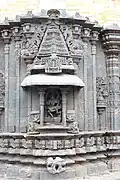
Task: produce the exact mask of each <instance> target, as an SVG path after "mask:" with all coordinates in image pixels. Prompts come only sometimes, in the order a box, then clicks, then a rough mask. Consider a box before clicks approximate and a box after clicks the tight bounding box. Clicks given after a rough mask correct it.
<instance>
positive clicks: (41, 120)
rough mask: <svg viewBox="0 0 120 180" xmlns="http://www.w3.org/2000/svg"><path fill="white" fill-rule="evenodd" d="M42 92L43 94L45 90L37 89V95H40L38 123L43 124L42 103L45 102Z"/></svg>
mask: <svg viewBox="0 0 120 180" xmlns="http://www.w3.org/2000/svg"><path fill="white" fill-rule="evenodd" d="M44 94H45V91H44V89H41V90H40V91H39V95H40V101H39V102H40V125H41V126H43V125H44V105H45V102H44Z"/></svg>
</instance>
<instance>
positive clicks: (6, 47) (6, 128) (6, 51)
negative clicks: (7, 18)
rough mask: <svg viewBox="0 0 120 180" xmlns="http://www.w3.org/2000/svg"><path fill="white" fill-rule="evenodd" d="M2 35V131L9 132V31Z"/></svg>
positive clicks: (3, 32) (4, 31)
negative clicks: (3, 94)
mask: <svg viewBox="0 0 120 180" xmlns="http://www.w3.org/2000/svg"><path fill="white" fill-rule="evenodd" d="M2 37H3V40H4V60H5V122H4V131H6V132H9V127H10V122H9V60H10V52H9V48H10V47H9V43H10V32H9V30H7V29H6V30H3V31H2Z"/></svg>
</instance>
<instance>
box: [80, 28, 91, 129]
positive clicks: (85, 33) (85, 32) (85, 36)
mask: <svg viewBox="0 0 120 180" xmlns="http://www.w3.org/2000/svg"><path fill="white" fill-rule="evenodd" d="M82 39H83V42H84V50H85V54H84V59H83V61H84V62H83V69H84V70H83V81H84V83H85V87H84V89H83V91H84V130H88V129H89V122H88V105H87V104H88V103H87V96H88V93H87V87H88V83H87V73H88V72H87V57H86V56H87V54H88V52H87V49H88V42H89V39H90V29H89V28H84V29H83V33H82Z"/></svg>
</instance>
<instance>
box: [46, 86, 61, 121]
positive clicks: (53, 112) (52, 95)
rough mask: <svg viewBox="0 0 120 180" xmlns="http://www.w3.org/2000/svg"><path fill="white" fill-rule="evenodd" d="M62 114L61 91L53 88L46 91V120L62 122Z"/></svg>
mask: <svg viewBox="0 0 120 180" xmlns="http://www.w3.org/2000/svg"><path fill="white" fill-rule="evenodd" d="M61 115H62V103H61V92H60V90H59V89H56V88H51V89H48V90H47V91H46V92H45V122H46V123H53V124H60V123H61Z"/></svg>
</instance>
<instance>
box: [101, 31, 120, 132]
mask: <svg viewBox="0 0 120 180" xmlns="http://www.w3.org/2000/svg"><path fill="white" fill-rule="evenodd" d="M103 47H104V49H105V54H106V71H107V83H108V92H109V93H108V112H107V115H108V116H107V118H108V119H107V121H108V122H107V124H108V127H109V128H110V129H112V130H117V129H120V123H119V121H120V107H119V106H120V95H119V94H120V93H119V92H120V87H119V86H120V85H119V84H120V81H119V60H118V55H119V51H120V30H116V31H115V30H114V29H110V30H109V29H107V30H105V31H104V32H103Z"/></svg>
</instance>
